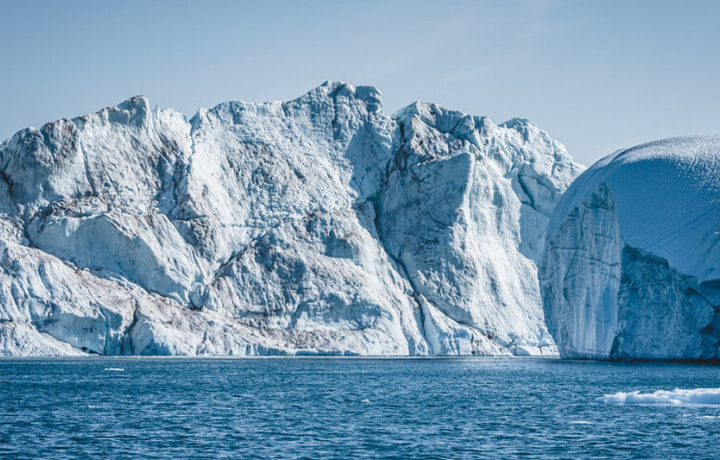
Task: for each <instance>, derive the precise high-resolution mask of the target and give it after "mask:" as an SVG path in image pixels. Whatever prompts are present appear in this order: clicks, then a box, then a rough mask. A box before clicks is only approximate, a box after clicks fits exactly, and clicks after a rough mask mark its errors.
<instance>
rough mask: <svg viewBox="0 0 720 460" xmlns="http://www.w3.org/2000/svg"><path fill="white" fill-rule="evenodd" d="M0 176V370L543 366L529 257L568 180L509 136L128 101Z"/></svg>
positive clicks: (28, 147) (528, 134)
mask: <svg viewBox="0 0 720 460" xmlns="http://www.w3.org/2000/svg"><path fill="white" fill-rule="evenodd" d="M0 168H1V172H2V175H1V178H2V180H0V247H1V248H2V251H0V268H1V269H2V270H0V354H4V355H71V354H81V353H98V354H109V355H115V354H145V355H148V354H160V355H254V354H318V353H320V354H352V355H423V354H511V353H514V354H541V353H553V352H556V349H555V347H554V343H553V341H552V338H551V337H550V335H549V334H548V333H547V330H546V328H545V325H544V319H543V313H542V307H541V300H540V299H541V298H540V291H539V286H538V282H537V268H536V261H537V260H539V257H540V254H541V251H542V245H543V232H544V230H545V228H546V224H547V222H548V219H549V216H550V214H551V212H552V210H553V208H554V206H555V203H556V202H557V200H558V199H559V197H560V196H561V194H562V193H563V191H564V190H565V189H566V188H567V187H568V186H569V184H570V183H571V182H572V180H573V179H574V178H575V177H576V176H577V175H578V174H579V173H580V171H581V167H580V166H578V165H577V164H575V163H573V162H572V160H571V159H570V157H569V156H568V154H567V152H566V150H565V148H564V147H563V146H562V145H560V144H559V143H557V142H555V141H554V140H552V139H551V138H550V137H549V136H548V135H547V134H546V133H545V132H544V131H541V130H540V129H538V128H537V127H535V126H534V125H533V124H532V123H530V122H529V121H527V120H523V119H513V120H511V121H509V122H507V123H504V124H501V125H495V124H494V123H492V122H491V121H490V120H488V119H487V118H485V117H476V116H470V115H466V114H463V113H460V112H455V111H451V110H447V109H445V108H442V107H439V106H436V105H434V104H426V103H414V104H412V105H410V106H409V107H407V108H405V109H403V110H401V111H400V112H398V113H397V114H396V115H394V116H392V117H390V116H386V115H385V114H384V113H383V112H382V108H381V99H380V93H379V92H378V91H377V90H376V89H375V88H371V87H362V86H361V87H353V86H351V85H348V84H345V83H325V84H323V85H322V86H320V87H318V88H316V89H314V90H312V91H310V92H309V93H307V94H305V95H304V96H302V97H300V98H298V99H296V100H293V101H290V102H284V103H281V102H271V103H263V104H248V103H243V102H228V103H224V104H220V105H218V106H216V107H214V108H212V109H201V110H200V111H199V112H198V113H197V114H196V115H195V116H194V117H193V118H192V119H191V120H187V119H186V117H185V116H184V115H183V114H181V113H178V112H176V111H175V110H172V109H162V110H160V109H157V108H156V109H151V107H150V104H149V102H148V100H147V99H146V98H144V97H134V98H132V99H130V100H128V101H126V102H123V103H122V104H119V105H118V106H117V107H110V108H106V109H104V110H101V111H100V112H97V113H94V114H91V115H86V116H83V117H79V118H75V119H72V120H67V119H62V120H59V121H57V122H54V123H48V124H46V125H44V126H43V127H42V128H41V129H39V130H38V129H34V128H28V129H25V130H22V131H20V132H18V133H17V134H15V135H14V136H13V137H12V138H11V139H9V140H7V141H5V142H3V143H2V145H0Z"/></svg>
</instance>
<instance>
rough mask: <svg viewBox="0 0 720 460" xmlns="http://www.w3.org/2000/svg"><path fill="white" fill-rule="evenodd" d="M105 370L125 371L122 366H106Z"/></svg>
mask: <svg viewBox="0 0 720 460" xmlns="http://www.w3.org/2000/svg"><path fill="white" fill-rule="evenodd" d="M105 370H106V371H108V372H125V369H123V368H122V367H106V368H105Z"/></svg>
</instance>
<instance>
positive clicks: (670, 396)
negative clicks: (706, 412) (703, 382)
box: [595, 388, 720, 405]
mask: <svg viewBox="0 0 720 460" xmlns="http://www.w3.org/2000/svg"><path fill="white" fill-rule="evenodd" d="M595 401H597V402H599V403H602V404H666V405H685V404H703V405H705V404H720V388H695V389H692V390H681V389H679V388H676V389H674V390H673V391H665V390H658V391H655V392H653V393H640V392H639V391H633V392H630V393H624V392H622V391H621V392H619V393H615V394H612V395H605V396H603V397H601V398H595Z"/></svg>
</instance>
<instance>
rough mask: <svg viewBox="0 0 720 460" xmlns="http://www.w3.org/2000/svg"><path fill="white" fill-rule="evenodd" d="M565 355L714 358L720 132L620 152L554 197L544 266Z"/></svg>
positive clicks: (553, 327)
mask: <svg viewBox="0 0 720 460" xmlns="http://www.w3.org/2000/svg"><path fill="white" fill-rule="evenodd" d="M540 284H541V290H542V294H543V300H544V310H545V315H546V318H547V324H548V328H549V330H550V332H551V333H552V334H553V336H554V338H555V341H556V342H557V345H558V348H559V351H560V354H561V355H562V356H564V357H568V358H600V359H612V360H647V359H718V358H719V357H720V355H719V352H720V315H719V314H718V312H720V136H707V137H688V138H675V139H667V140H662V141H658V142H652V143H649V144H645V145H641V146H638V147H634V148H631V149H628V150H623V151H619V152H616V153H614V154H612V155H610V156H608V157H606V158H604V159H602V160H600V161H599V162H598V163H597V164H595V165H594V166H592V167H591V168H590V169H588V170H587V171H585V172H584V173H583V174H582V175H581V176H580V177H579V178H578V179H577V180H576V181H575V182H574V183H573V184H572V186H570V188H569V189H568V190H567V192H566V194H565V195H564V196H563V197H562V199H561V200H560V202H559V203H558V205H557V207H556V209H555V213H554V215H553V217H552V220H551V222H550V224H549V229H548V241H547V244H546V248H545V254H544V257H543V261H542V264H541V270H540Z"/></svg>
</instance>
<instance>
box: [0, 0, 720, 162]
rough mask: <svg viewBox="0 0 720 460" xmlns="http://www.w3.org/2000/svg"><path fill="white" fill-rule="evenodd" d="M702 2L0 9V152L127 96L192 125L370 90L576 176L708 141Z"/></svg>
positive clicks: (710, 67)
mask: <svg viewBox="0 0 720 460" xmlns="http://www.w3.org/2000/svg"><path fill="white" fill-rule="evenodd" d="M719 17H720V2H715V1H699V0H698V1H686V2H680V1H677V2H670V1H649V0H643V1H639V0H638V1H602V2H590V1H579V0H578V1H562V0H558V1H550V0H539V1H529V0H527V1H525V0H515V1H506V2H497V1H453V0H449V1H443V2H430V1H417V2H410V1H392V0H390V1H374V0H373V1H363V2H361V1H338V2H332V1H327V0H316V1H309V0H308V1H300V0H297V1H264V2H240V1H237V2H235V1H215V2H197V1H173V2H170V1H137V0H131V1H124V2H95V1H90V0H83V1H73V0H68V1H64V2H54V1H33V0H30V1H17V0H3V1H0V108H2V111H0V140H4V139H6V138H8V137H10V136H11V135H12V134H13V133H15V132H16V131H18V130H20V129H23V128H25V127H27V126H35V127H39V126H41V125H42V124H43V123H45V122H48V121H53V120H56V119H58V118H62V117H66V118H70V117H74V116H78V115H83V114H86V113H90V112H94V111H97V110H99V109H102V108H103V107H106V106H111V105H115V104H117V103H119V102H122V101H123V100H126V99H128V98H130V97H131V96H134V95H137V94H144V95H146V96H148V97H149V98H150V101H151V104H153V105H159V106H160V107H174V108H176V109H178V110H180V111H182V112H184V113H185V114H187V115H188V117H191V116H192V115H193V114H194V113H195V112H196V111H197V109H198V108H200V107H211V106H214V105H216V104H218V103H221V102H225V101H229V100H244V101H250V102H262V101H267V100H290V99H294V98H296V97H298V96H300V95H302V94H303V93H305V92H307V91H308V90H310V89H312V88H314V87H316V86H318V85H320V84H321V83H322V82H324V81H326V80H341V81H347V82H349V83H352V84H353V85H358V86H359V85H372V86H376V87H377V88H379V89H380V91H382V93H383V99H384V105H385V112H386V113H388V114H392V113H393V112H395V111H397V110H398V109H400V108H402V107H404V106H406V105H408V104H410V103H412V102H413V101H416V100H420V101H427V102H435V103H438V104H440V105H443V106H446V107H448V108H450V109H455V110H461V111H463V112H466V113H471V114H473V115H487V116H489V117H490V118H491V119H492V120H493V121H495V122H496V123H500V122H503V121H506V120H507V119H510V118H513V117H524V118H529V119H531V120H532V121H533V122H534V123H535V124H537V125H538V126H539V127H540V128H542V129H544V130H546V131H547V132H548V133H550V135H551V136H552V137H553V138H555V139H557V140H558V141H560V142H562V143H563V144H564V145H565V146H566V147H567V148H568V150H569V152H570V154H571V155H572V156H573V157H574V158H575V159H576V160H577V161H579V162H581V163H584V164H586V165H589V164H592V163H593V162H595V161H596V160H598V159H599V158H601V157H602V156H605V155H607V154H609V153H611V152H613V151H615V150H617V149H619V148H623V147H630V146H632V145H636V144H639V143H643V142H647V141H651V140H655V139H660V138H665V137H671V136H678V135H689V134H703V133H712V132H718V131H720V89H719V88H720V86H719V84H718V81H717V76H718V75H719V74H720V28H719V27H718V26H717V19H718V18H719Z"/></svg>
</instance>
